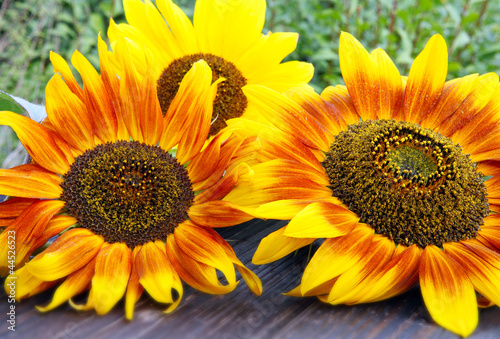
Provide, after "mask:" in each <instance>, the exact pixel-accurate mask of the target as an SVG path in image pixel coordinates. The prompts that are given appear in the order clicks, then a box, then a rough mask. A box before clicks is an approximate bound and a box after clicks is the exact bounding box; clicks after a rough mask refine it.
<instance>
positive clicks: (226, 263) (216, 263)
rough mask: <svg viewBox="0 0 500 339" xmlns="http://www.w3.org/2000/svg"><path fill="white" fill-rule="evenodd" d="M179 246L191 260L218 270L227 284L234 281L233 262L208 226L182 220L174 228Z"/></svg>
mask: <svg viewBox="0 0 500 339" xmlns="http://www.w3.org/2000/svg"><path fill="white" fill-rule="evenodd" d="M174 234H175V241H176V243H177V245H178V246H179V248H180V249H181V250H182V251H183V252H184V253H186V254H187V255H188V256H189V257H191V258H192V259H193V260H195V261H197V262H200V263H203V264H205V265H208V266H210V267H213V268H216V269H218V270H220V271H221V272H222V273H223V274H224V275H225V277H226V279H227V281H228V283H229V284H235V283H236V275H235V271H234V267H233V263H232V262H231V260H229V258H228V257H227V255H226V253H225V251H224V249H223V248H222V247H221V246H220V244H219V243H218V242H217V240H216V235H215V234H216V233H215V231H213V230H210V229H209V228H203V227H199V226H195V225H194V224H192V223H190V222H184V223H182V224H180V225H179V226H178V227H177V228H176V229H175V232H174Z"/></svg>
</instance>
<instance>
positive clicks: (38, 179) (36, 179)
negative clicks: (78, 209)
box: [0, 164, 62, 199]
mask: <svg viewBox="0 0 500 339" xmlns="http://www.w3.org/2000/svg"><path fill="white" fill-rule="evenodd" d="M61 182H62V178H61V177H60V176H59V175H57V174H54V173H51V172H49V171H47V170H45V169H44V168H42V167H40V166H38V165H32V164H28V165H20V166H17V167H14V168H11V169H0V194H3V195H7V196H13V197H21V198H37V199H57V198H59V197H60V195H61V193H62V188H61V186H60V183H61Z"/></svg>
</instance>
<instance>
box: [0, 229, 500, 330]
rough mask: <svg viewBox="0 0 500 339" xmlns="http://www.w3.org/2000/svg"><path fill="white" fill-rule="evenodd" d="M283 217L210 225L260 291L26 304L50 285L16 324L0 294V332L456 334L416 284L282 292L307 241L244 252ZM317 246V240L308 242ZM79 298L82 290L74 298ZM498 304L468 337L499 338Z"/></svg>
mask: <svg viewBox="0 0 500 339" xmlns="http://www.w3.org/2000/svg"><path fill="white" fill-rule="evenodd" d="M284 224H285V222H283V221H273V220H268V221H261V220H252V221H249V222H247V223H245V224H242V225H239V226H235V227H230V228H226V229H220V230H218V231H219V233H220V234H221V235H222V236H223V237H224V238H225V239H227V240H228V241H229V242H230V243H231V245H232V246H233V248H234V249H235V251H236V253H237V254H238V257H239V258H240V259H241V260H242V261H243V262H244V263H245V264H247V266H248V267H250V268H252V269H253V270H254V272H255V273H257V274H258V275H259V277H260V278H261V279H262V283H263V285H264V293H263V295H262V296H261V297H256V296H254V295H253V294H252V293H251V292H250V291H249V290H248V289H247V287H246V286H245V283H244V281H241V282H240V284H239V285H238V287H237V288H236V290H235V291H233V292H232V293H230V294H227V295H222V296H213V295H207V294H204V293H201V292H198V291H196V290H194V289H192V288H191V287H189V286H187V285H185V296H184V300H183V301H182V302H181V304H180V306H179V307H178V308H177V310H176V311H175V312H174V313H172V314H170V315H164V314H163V313H162V312H161V311H162V309H164V308H163V307H162V305H160V304H158V303H155V302H154V301H153V300H151V299H150V298H148V297H147V296H143V297H142V298H141V300H140V301H139V302H138V303H137V305H136V310H135V318H134V320H133V321H132V322H127V321H126V320H125V319H124V317H123V302H120V303H119V304H118V305H117V306H115V308H114V309H113V310H112V311H111V312H110V313H109V314H107V315H106V316H96V315H95V314H94V313H93V311H89V312H78V311H75V310H73V309H71V308H70V307H69V306H68V305H64V306H61V307H59V308H58V309H56V310H54V311H52V312H49V313H47V314H41V313H39V312H38V311H37V310H36V309H35V308H34V306H35V305H45V304H46V303H48V301H49V300H50V298H51V295H52V293H53V292H52V291H48V292H45V293H42V294H40V295H37V296H35V297H33V298H31V299H28V300H25V301H23V302H21V303H18V304H17V305H16V313H17V314H16V315H17V318H16V320H17V324H16V332H11V331H9V330H8V329H7V326H8V324H7V322H6V320H5V319H6V312H8V307H9V306H8V305H9V304H8V303H7V298H6V295H5V292H3V291H2V292H1V295H0V298H1V299H0V300H2V301H1V302H0V312H1V314H2V316H1V317H0V319H2V320H1V322H0V337H1V338H4V337H5V338H14V337H18V336H21V338H36V339H38V338H53V339H59V338H61V339H62V338H88V337H92V338H120V339H123V338H142V337H148V338H197V339H199V338H222V339H245V338H306V337H307V338H363V339H364V338H369V339H372V338H380V339H382V338H383V339H385V338H393V339H396V338H397V339H400V338H401V339H407V338H418V339H427V338H435V339H437V338H439V339H442V338H445V339H446V338H458V337H457V336H456V335H454V334H452V333H450V332H448V331H446V330H444V329H442V328H441V327H439V326H437V325H436V324H434V323H433V322H432V320H431V319H430V318H429V316H428V314H427V311H426V309H425V307H424V305H423V303H422V298H421V295H420V290H419V289H418V287H417V288H414V289H412V290H411V291H409V292H408V293H406V294H404V295H401V296H398V297H395V298H393V299H390V300H386V301H383V302H379V303H374V304H366V305H357V306H331V305H327V304H323V303H321V302H320V301H318V300H317V299H316V298H293V297H288V296H283V295H282V293H283V292H286V291H288V290H290V289H292V288H293V287H295V286H296V285H297V284H298V281H299V279H300V275H301V272H302V270H303V268H304V266H305V264H306V262H307V257H308V249H305V248H304V249H301V250H299V251H298V253H297V254H296V255H293V254H292V255H289V256H287V257H285V258H283V259H281V260H279V261H277V262H275V263H272V264H268V265H262V266H255V265H252V264H251V257H252V254H253V252H254V251H255V249H256V247H257V244H258V242H259V240H260V239H261V238H262V237H264V236H266V235H267V234H269V233H271V232H272V231H274V230H277V229H278V228H280V227H281V226H283V225H284ZM316 246H317V245H316ZM78 300H79V301H81V302H83V301H84V300H85V297H84V296H82V297H80V298H79V299H78ZM499 319H500V308H498V307H491V308H488V309H482V310H480V319H479V325H478V327H477V329H476V331H475V332H474V334H473V335H472V336H471V337H470V338H491V339H493V338H495V339H497V338H500V321H499Z"/></svg>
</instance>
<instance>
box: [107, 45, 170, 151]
mask: <svg viewBox="0 0 500 339" xmlns="http://www.w3.org/2000/svg"><path fill="white" fill-rule="evenodd" d="M115 52H116V55H117V57H118V59H119V60H120V61H121V63H122V64H123V65H125V66H126V67H123V74H121V79H120V98H119V107H120V113H121V114H120V116H121V117H122V118H123V120H124V123H125V125H126V127H127V129H128V132H129V133H130V136H131V137H132V139H134V140H137V141H140V142H144V143H146V144H149V145H156V143H157V142H158V140H159V139H160V135H161V133H162V129H163V116H162V113H161V108H160V104H159V102H158V96H157V92H156V78H155V75H154V74H153V70H152V67H153V66H152V56H151V52H149V51H148V50H146V49H144V50H143V51H142V53H143V54H144V58H145V64H144V65H143V66H144V67H145V68H146V69H145V71H144V74H143V75H141V74H140V73H139V72H138V70H137V68H136V65H135V63H134V61H133V59H132V45H131V43H129V42H127V41H125V40H118V41H117V43H116V46H115Z"/></svg>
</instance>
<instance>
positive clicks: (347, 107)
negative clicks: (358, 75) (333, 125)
mask: <svg viewBox="0 0 500 339" xmlns="http://www.w3.org/2000/svg"><path fill="white" fill-rule="evenodd" d="M321 97H322V98H323V99H325V100H326V101H327V102H328V103H330V104H332V105H333V106H335V107H336V108H337V109H338V110H339V111H340V115H341V116H342V119H343V120H344V123H345V124H346V125H351V124H355V123H358V122H359V119H360V116H359V114H358V112H356V108H355V107H354V103H353V101H352V98H351V96H350V95H349V92H348V91H347V88H346V87H345V86H341V85H337V86H335V87H333V86H328V87H327V88H325V89H324V90H323V92H321Z"/></svg>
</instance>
